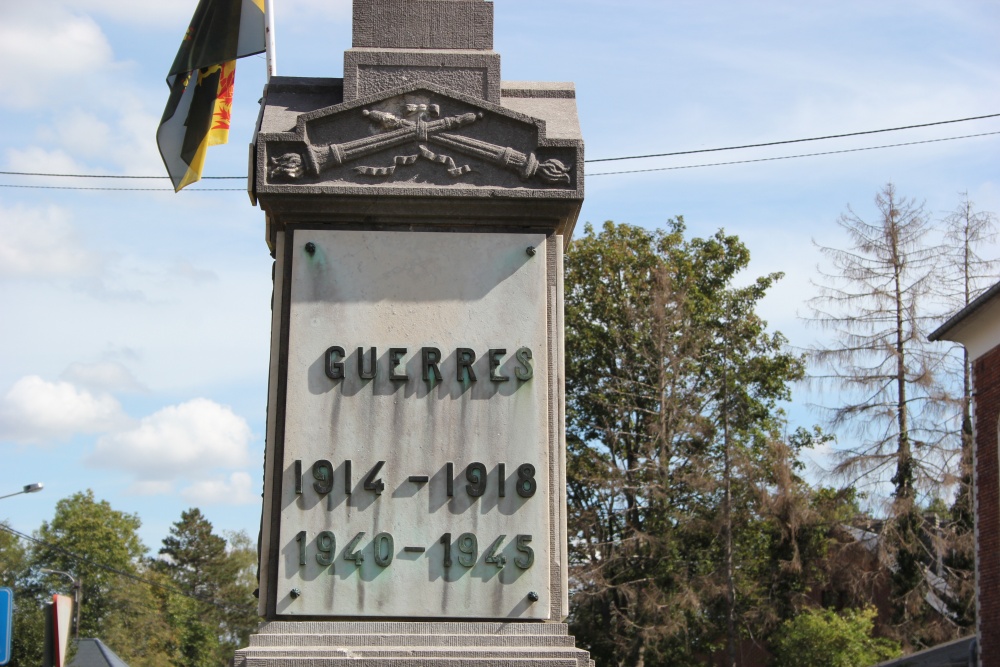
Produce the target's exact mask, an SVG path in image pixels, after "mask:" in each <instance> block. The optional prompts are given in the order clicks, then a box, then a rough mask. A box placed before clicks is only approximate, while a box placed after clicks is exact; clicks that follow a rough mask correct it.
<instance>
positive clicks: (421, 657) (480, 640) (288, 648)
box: [234, 621, 594, 667]
mask: <svg viewBox="0 0 1000 667" xmlns="http://www.w3.org/2000/svg"><path fill="white" fill-rule="evenodd" d="M593 664H594V662H593V661H592V660H591V659H590V657H589V654H588V653H587V652H586V651H582V650H580V649H578V648H575V646H574V642H573V638H572V637H571V636H569V635H568V634H567V626H566V625H565V624H563V623H521V622H517V623H495V622H494V623H441V622H430V623H426V622H424V623H421V622H410V623H407V622H339V623H338V622H311V621H298V622H285V621H274V622H271V623H265V624H263V625H262V626H261V628H260V632H259V633H258V634H256V635H254V636H252V637H251V638H250V646H249V647H248V648H245V649H242V650H240V651H238V652H237V653H236V658H235V660H234V667H275V666H278V665H280V666H281V667H291V666H292V665H294V666H295V667H319V666H320V665H323V666H324V667H326V666H328V665H329V666H333V665H352V666H353V667H376V666H378V667H425V666H428V665H445V666H448V667H515V666H518V665H525V666H527V665H544V666H546V667H591V666H592V665H593Z"/></svg>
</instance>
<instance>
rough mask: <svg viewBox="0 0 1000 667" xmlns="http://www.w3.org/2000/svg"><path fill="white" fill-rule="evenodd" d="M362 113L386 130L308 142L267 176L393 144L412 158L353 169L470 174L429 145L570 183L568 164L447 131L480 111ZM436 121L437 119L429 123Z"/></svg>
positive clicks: (332, 163)
mask: <svg viewBox="0 0 1000 667" xmlns="http://www.w3.org/2000/svg"><path fill="white" fill-rule="evenodd" d="M361 113H363V114H364V115H365V117H366V118H368V120H369V121H371V122H372V123H374V124H376V125H378V126H380V127H381V128H382V129H383V130H386V131H385V132H383V133H381V134H377V135H375V136H373V137H367V138H365V139H357V140H355V141H348V142H345V143H342V144H327V145H325V146H312V145H309V144H307V145H306V147H305V151H304V152H303V153H285V154H284V155H280V156H278V157H273V158H271V159H270V161H269V168H268V177H270V178H275V177H278V178H288V179H298V178H301V177H302V176H304V175H305V174H307V173H308V174H311V175H318V174H320V173H321V172H323V171H325V170H327V169H332V168H334V167H338V166H340V165H342V164H344V163H345V162H352V161H354V160H357V159H359V158H362V157H365V156H368V155H373V154H375V153H377V152H379V151H383V150H385V149H387V148H392V147H394V146H401V145H403V144H408V143H414V142H415V143H416V144H417V149H418V151H419V152H418V153H417V154H416V155H397V156H396V157H395V158H394V159H393V163H392V164H391V165H389V166H385V167H366V166H358V167H354V171H355V172H356V173H358V174H360V175H362V176H370V177H373V178H379V177H388V176H392V175H393V174H394V173H396V168H397V167H404V166H408V165H412V164H415V163H416V162H417V160H419V159H421V158H422V159H424V160H430V161H431V162H434V163H437V164H441V165H444V166H445V168H446V169H447V171H448V174H449V175H450V176H452V177H453V178H460V177H462V176H464V175H465V174H468V173H469V172H470V171H472V167H470V166H469V165H467V164H465V165H461V166H459V165H457V164H456V163H455V160H454V159H452V158H451V157H450V156H448V155H443V154H440V153H435V152H434V151H432V150H431V149H430V148H428V147H427V145H428V144H433V145H437V146H443V147H446V148H450V149H452V150H454V151H456V152H458V153H461V154H463V155H466V156H471V157H477V158H480V159H482V160H485V161H487V162H489V163H491V164H495V165H496V166H498V167H501V168H503V169H507V170H508V171H512V172H514V173H516V174H518V175H519V176H520V177H521V179H522V180H528V179H530V178H536V177H537V178H538V179H540V180H542V181H544V182H545V183H564V184H566V185H569V184H570V175H569V171H570V169H572V168H573V165H565V164H563V163H562V162H561V161H559V160H555V159H550V160H545V161H543V162H539V161H538V158H536V157H535V155H534V153H528V154H527V155H526V154H524V153H522V152H520V151H518V150H515V149H513V148H509V147H505V146H497V145H496V144H491V143H488V142H485V141H479V140H478V139H470V138H469V137H463V136H461V135H458V134H452V133H450V132H448V130H454V129H458V128H460V127H465V126H466V125H472V124H473V123H475V122H476V121H477V120H480V119H481V118H482V117H483V114H482V113H464V114H460V115H458V116H448V117H447V118H438V116H440V115H441V108H440V106H439V105H437V104H407V105H406V115H408V116H413V120H408V119H406V118H400V117H399V116H396V115H394V114H391V113H388V112H385V111H371V110H367V109H366V110H364V111H362V112H361ZM431 118H435V119H436V120H430V119H431Z"/></svg>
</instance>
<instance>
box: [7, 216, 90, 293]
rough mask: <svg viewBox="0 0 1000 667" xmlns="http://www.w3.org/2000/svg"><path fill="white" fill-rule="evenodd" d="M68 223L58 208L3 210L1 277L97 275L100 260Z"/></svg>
mask: <svg viewBox="0 0 1000 667" xmlns="http://www.w3.org/2000/svg"><path fill="white" fill-rule="evenodd" d="M69 219H70V216H69V213H68V212H67V211H66V210H64V209H62V208H59V207H56V206H48V207H45V208H29V207H25V206H15V207H13V208H7V209H5V208H2V207H0V277H2V276H17V277H25V276H27V277H60V276H62V277H65V276H74V277H80V276H88V275H94V274H96V273H97V272H98V271H99V269H100V258H99V256H98V255H97V254H96V253H94V252H92V251H90V250H88V249H87V248H85V247H84V246H83V243H82V242H81V240H80V239H79V238H78V236H77V234H76V230H75V229H74V228H73V226H72V225H71V224H70V222H69Z"/></svg>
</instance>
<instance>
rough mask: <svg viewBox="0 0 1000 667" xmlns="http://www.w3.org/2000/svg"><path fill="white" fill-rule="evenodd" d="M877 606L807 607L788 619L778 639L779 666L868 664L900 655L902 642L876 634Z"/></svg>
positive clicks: (850, 666)
mask: <svg viewBox="0 0 1000 667" xmlns="http://www.w3.org/2000/svg"><path fill="white" fill-rule="evenodd" d="M877 615H878V613H877V612H876V610H875V608H874V607H867V608H865V609H847V610H845V611H843V612H841V613H840V614H837V613H834V612H833V611H830V610H829V609H806V610H804V611H803V612H802V613H800V614H799V615H798V616H796V617H795V618H792V619H789V620H788V621H786V622H785V623H784V625H783V626H782V628H781V631H780V633H779V636H778V640H777V642H776V643H775V655H776V657H777V663H776V664H777V667H866V666H868V665H875V664H877V663H880V662H884V661H886V660H890V659H892V658H895V657H897V656H899V655H900V654H901V653H902V651H901V650H900V647H899V644H898V643H896V642H893V641H890V640H888V639H882V638H876V637H873V636H872V631H873V628H874V623H875V618H876V616H877Z"/></svg>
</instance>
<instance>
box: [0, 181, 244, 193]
mask: <svg viewBox="0 0 1000 667" xmlns="http://www.w3.org/2000/svg"><path fill="white" fill-rule="evenodd" d="M0 188H20V189H24V190H102V191H105V192H173V191H174V189H173V188H80V187H73V186H71V185H10V184H4V183H0ZM246 191H247V189H246V188H189V189H185V190H181V192H246Z"/></svg>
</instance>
